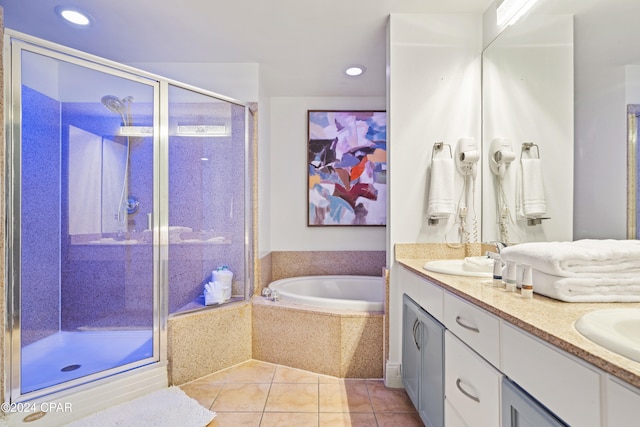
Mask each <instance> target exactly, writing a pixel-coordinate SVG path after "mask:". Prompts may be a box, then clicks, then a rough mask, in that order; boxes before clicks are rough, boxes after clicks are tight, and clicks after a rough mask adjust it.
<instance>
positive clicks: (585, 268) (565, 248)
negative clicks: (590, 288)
mask: <svg viewBox="0 0 640 427" xmlns="http://www.w3.org/2000/svg"><path fill="white" fill-rule="evenodd" d="M500 256H501V257H502V260H503V261H505V262H506V261H512V262H515V263H518V264H528V265H530V266H531V267H532V268H533V269H534V270H538V271H541V272H544V273H547V274H551V275H554V276H562V277H576V278H603V277H606V278H638V277H640V240H614V239H603V240H598V239H582V240H576V241H574V242H530V243H521V244H519V245H514V246H509V247H507V248H504V249H502V251H500Z"/></svg>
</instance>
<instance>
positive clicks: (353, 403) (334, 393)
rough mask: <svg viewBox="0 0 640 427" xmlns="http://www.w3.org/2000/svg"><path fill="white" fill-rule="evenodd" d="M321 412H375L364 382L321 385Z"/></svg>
mask: <svg viewBox="0 0 640 427" xmlns="http://www.w3.org/2000/svg"><path fill="white" fill-rule="evenodd" d="M319 388H320V412H373V408H372V406H371V401H370V400H369V393H368V391H367V386H366V384H365V382H364V381H346V382H344V383H342V384H320V386H319Z"/></svg>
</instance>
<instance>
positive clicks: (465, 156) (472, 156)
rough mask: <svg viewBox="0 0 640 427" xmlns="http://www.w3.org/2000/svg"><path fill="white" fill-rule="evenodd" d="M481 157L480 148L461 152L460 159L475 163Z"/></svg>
mask: <svg viewBox="0 0 640 427" xmlns="http://www.w3.org/2000/svg"><path fill="white" fill-rule="evenodd" d="M479 159H480V152H479V151H478V150H470V151H464V152H462V153H461V154H460V160H462V161H463V162H465V163H475V162H477V161H478V160H479Z"/></svg>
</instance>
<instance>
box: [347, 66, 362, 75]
mask: <svg viewBox="0 0 640 427" xmlns="http://www.w3.org/2000/svg"><path fill="white" fill-rule="evenodd" d="M365 70H366V68H364V66H363V65H350V66H349V67H347V69H346V70H344V72H345V74H346V75H347V76H359V75H360V74H362V73H364V71H365Z"/></svg>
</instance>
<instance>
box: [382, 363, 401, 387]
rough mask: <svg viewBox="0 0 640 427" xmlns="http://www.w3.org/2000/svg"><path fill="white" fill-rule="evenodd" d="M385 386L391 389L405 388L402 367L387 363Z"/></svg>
mask: <svg viewBox="0 0 640 427" xmlns="http://www.w3.org/2000/svg"><path fill="white" fill-rule="evenodd" d="M384 385H386V386H387V387H391V388H404V385H403V384H402V365H401V364H400V363H394V362H389V361H387V366H386V369H385V371H384Z"/></svg>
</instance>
